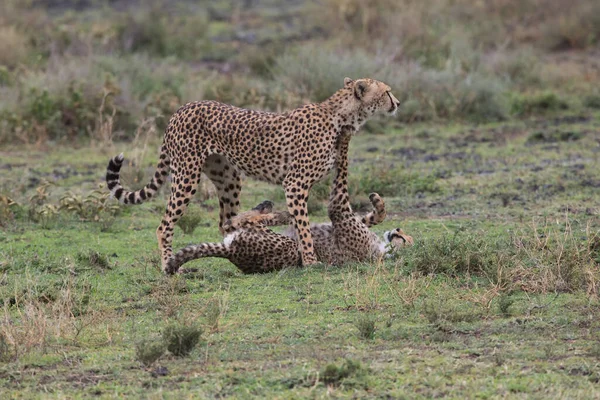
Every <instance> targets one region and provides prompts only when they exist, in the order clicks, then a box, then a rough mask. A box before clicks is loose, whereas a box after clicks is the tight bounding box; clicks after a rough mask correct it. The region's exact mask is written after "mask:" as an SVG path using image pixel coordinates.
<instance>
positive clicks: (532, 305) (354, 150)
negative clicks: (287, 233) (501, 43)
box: [0, 114, 600, 398]
mask: <svg viewBox="0 0 600 400" xmlns="http://www.w3.org/2000/svg"><path fill="white" fill-rule="evenodd" d="M599 124H600V118H599V116H598V115H596V114H587V115H583V116H576V117H574V116H570V115H560V114H555V115H554V116H553V117H550V118H547V119H531V120H527V121H521V122H504V123H493V124H486V125H477V126H473V125H462V124H455V125H437V124H417V125H413V126H402V127H400V128H388V129H386V130H385V132H382V134H377V135H373V134H367V133H361V134H359V135H358V136H356V137H355V138H354V139H353V141H352V144H351V154H350V160H351V163H350V165H351V171H350V177H351V190H352V197H353V201H354V203H356V205H357V207H360V205H361V203H363V201H361V199H362V198H363V197H364V196H366V194H368V193H367V191H368V190H372V189H374V190H379V191H381V192H383V193H386V196H385V200H386V205H387V208H388V219H387V221H386V222H385V223H383V224H382V225H380V226H377V227H375V228H374V230H375V231H376V232H383V231H384V230H387V229H389V228H392V227H396V226H401V227H402V228H403V229H404V230H405V231H406V232H407V233H408V234H411V235H413V236H414V238H415V242H416V245H415V246H414V247H413V248H408V249H405V250H403V251H402V252H400V253H399V254H397V255H396V256H395V257H394V258H390V259H387V260H385V261H384V262H383V263H381V264H377V263H374V264H352V265H347V266H344V267H325V266H317V267H313V268H308V269H288V270H284V271H281V272H278V273H272V274H265V275H256V276H246V275H242V274H241V273H239V272H238V271H237V270H236V268H235V267H233V266H232V265H231V264H229V263H228V262H227V261H224V260H218V259H204V260H199V261H195V262H194V263H193V264H190V266H192V265H193V266H194V267H196V268H198V269H199V272H197V273H192V274H186V275H185V276H176V277H165V276H163V275H162V274H161V273H160V271H159V257H158V250H157V246H156V237H155V229H156V226H157V224H158V222H159V220H160V217H161V215H162V212H163V210H164V202H165V200H164V195H163V196H158V199H156V200H153V201H151V202H149V203H146V204H143V205H141V206H136V207H119V208H118V212H117V214H116V217H115V219H114V221H112V222H111V224H110V225H109V226H108V229H106V227H105V226H104V225H103V224H102V223H101V222H100V221H97V220H95V219H94V218H93V217H86V218H83V217H82V214H80V213H77V212H73V211H69V210H67V209H64V208H63V209H59V210H58V211H57V214H56V217H55V218H56V219H55V220H54V221H53V222H52V223H50V224H47V225H45V224H43V223H41V222H34V221H32V220H30V219H29V217H28V208H30V207H31V206H30V198H31V197H32V195H33V194H34V193H36V188H37V187H38V186H39V185H40V182H42V180H43V179H46V180H49V181H51V182H52V183H53V185H50V186H48V187H47V191H48V196H47V197H45V198H44V199H43V200H42V199H40V196H39V193H38V197H37V199H39V202H41V203H43V204H46V205H57V206H59V205H60V201H61V198H63V199H64V198H65V193H70V194H69V195H70V196H71V198H78V197H77V196H79V198H80V199H83V198H85V197H86V196H87V195H88V194H89V193H90V191H91V190H92V189H94V188H96V187H97V186H98V184H99V183H101V181H102V175H103V171H104V168H105V164H106V160H107V159H108V157H109V156H110V155H113V153H115V152H118V151H121V150H124V151H125V152H126V154H127V153H133V152H134V150H135V149H133V148H130V146H131V144H127V143H126V144H115V145H114V147H107V148H105V147H87V146H82V147H81V148H80V149H78V150H68V151H66V149H65V148H64V147H60V146H59V147H51V148H50V149H49V151H46V152H35V151H32V150H31V149H24V148H19V147H15V148H13V151H12V152H11V154H10V155H9V156H7V157H6V158H5V159H4V160H6V161H4V163H5V164H6V165H10V166H11V170H10V174H9V175H8V178H5V179H4V180H3V181H2V185H1V186H0V187H1V192H0V193H1V194H2V195H4V196H6V197H9V198H11V199H13V200H14V201H15V202H16V203H17V204H16V205H12V206H10V208H9V209H8V211H7V213H11V214H12V218H10V219H7V220H6V221H5V222H4V223H3V227H2V230H0V271H1V272H2V274H3V277H2V278H1V280H0V302H1V304H2V306H3V307H2V325H1V331H0V332H1V333H2V336H0V337H1V339H2V340H1V341H0V360H2V364H0V377H2V384H0V395H2V397H25V398H28V397H35V396H41V395H42V392H41V388H42V387H44V388H45V389H44V390H45V391H46V393H50V396H51V397H75V398H78V397H85V396H92V395H94V396H97V395H100V396H104V397H119V396H133V397H139V396H149V397H154V396H157V397H160V396H165V397H188V396H191V397H221V396H233V397H239V398H247V397H257V398H265V397H267V398H272V397H277V398H280V397H317V398H324V397H327V396H328V394H333V395H335V396H338V397H356V396H358V397H361V398H363V397H382V396H390V397H406V398H414V397H415V396H416V397H420V398H429V397H434V396H448V397H459V398H464V397H472V396H474V394H476V395H478V396H481V397H488V398H500V397H507V396H509V397H533V398H565V397H586V398H589V397H590V396H591V397H594V396H596V391H597V384H598V380H599V379H600V369H598V366H597V364H598V357H599V353H600V352H599V351H598V348H599V347H600V335H598V334H597V333H596V332H597V331H598V329H599V328H600V323H599V322H598V321H597V318H596V315H597V313H598V309H599V307H600V303H599V302H598V297H597V295H598V293H597V285H598V278H599V277H598V272H597V271H598V262H599V260H600V250H599V249H600V247H599V246H598V243H599V242H598V230H599V229H600V224H599V223H598V222H599V221H598V209H599V207H600V204H599V203H598V199H597V193H596V191H597V185H598V182H600V174H599V173H598V171H600V169H599V168H598V162H599V160H598V157H597V152H596V151H595V149H596V147H597V145H596V141H597V140H598V139H600V138H599V137H598V134H597V133H596V132H597V127H598V125H599ZM538 132H544V134H543V135H540V134H538ZM548 132H549V133H548ZM552 132H558V133H556V134H554V133H552ZM564 132H574V133H576V134H575V135H570V134H569V135H565V134H563V133H564ZM151 144H152V145H151V146H150V147H152V148H155V147H156V146H155V144H154V143H151ZM155 157H156V155H155V154H152V153H151V152H146V153H143V154H142V156H141V157H140V161H139V163H140V164H138V165H140V166H141V170H142V171H143V172H144V173H146V174H147V175H146V177H149V176H150V174H151V173H152V170H153V165H154V163H155V161H156V160H155ZM128 168H130V167H128ZM74 171H77V172H78V173H75V172H74ZM370 174H376V176H377V179H376V180H369V176H370ZM396 174H397V176H396ZM394 177H396V178H397V180H398V182H397V181H395V180H394ZM375 182H376V183H377V184H375ZM422 182H426V183H427V184H426V185H424V184H423V183H422ZM378 186H380V187H381V188H380V189H378ZM404 187H405V189H403V188H404ZM419 187H421V188H423V187H424V188H426V189H423V190H417V189H418V188H419ZM431 187H434V188H435V190H429V189H427V188H431ZM318 191H319V193H321V192H326V191H325V190H324V189H323V188H319V189H318ZM209 193H210V191H208V192H207V193H206V194H203V195H202V196H199V197H198V198H196V199H195V200H194V205H193V207H195V208H196V212H197V213H198V214H200V215H201V216H202V220H201V221H202V223H201V224H199V225H198V226H197V227H196V229H195V230H194V231H193V233H191V234H186V235H184V234H183V232H182V231H181V230H176V231H175V238H174V247H175V248H180V247H182V246H184V245H186V244H188V243H196V242H199V241H219V240H220V236H219V233H218V229H217V218H218V206H217V202H216V199H214V197H210V195H209ZM42 197H43V196H42ZM265 198H267V199H268V198H270V199H272V200H274V201H275V203H276V205H275V207H276V208H282V207H284V202H283V198H282V197H281V188H277V187H275V186H269V185H267V184H264V183H260V182H255V181H251V180H247V181H246V182H245V184H244V189H243V192H242V205H243V206H244V208H249V207H251V206H253V205H255V204H257V203H258V202H260V201H262V200H264V199H265ZM317 198H318V200H316V201H317V202H321V204H322V205H325V202H326V195H324V194H323V193H321V194H319V195H318V196H317ZM63 201H64V200H63ZM75 203H76V202H75ZM75 203H74V202H73V201H71V202H70V203H69V204H75ZM108 204H109V205H112V204H114V203H112V202H111V203H108ZM317 209H318V210H319V211H317V212H315V213H313V214H311V218H312V220H313V221H322V220H325V215H324V208H318V207H317ZM0 215H4V214H0ZM85 215H86V216H88V215H92V216H93V215H94V214H93V213H92V214H85ZM174 327H181V329H184V330H185V329H187V330H189V331H190V332H191V333H192V334H191V336H189V337H190V340H189V341H187V342H186V343H189V344H193V343H196V341H197V344H196V345H195V346H191V345H190V346H188V347H186V350H185V351H184V352H182V353H181V354H183V353H185V352H187V351H188V350H189V354H187V355H182V356H176V355H175V354H174V353H173V351H175V352H176V353H178V350H171V351H168V352H167V351H165V349H166V348H167V347H168V345H169V340H168V338H171V337H173V335H172V334H171V333H172V332H173V329H175V328H174ZM170 332H171V333H170ZM182 332H183V331H182ZM186 332H187V331H186ZM184 333H185V332H184ZM197 334H200V336H197ZM186 340H187V339H186ZM184 341H185V340H182V341H177V343H183V342H184ZM173 349H175V348H174V347H173ZM178 354H179V353H178ZM46 395H47V394H46Z"/></svg>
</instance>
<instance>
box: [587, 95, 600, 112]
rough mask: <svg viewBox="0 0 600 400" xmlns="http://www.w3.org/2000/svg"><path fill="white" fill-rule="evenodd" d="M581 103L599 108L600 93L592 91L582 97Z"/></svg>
mask: <svg viewBox="0 0 600 400" xmlns="http://www.w3.org/2000/svg"><path fill="white" fill-rule="evenodd" d="M583 105H584V106H586V107H588V108H594V109H600V93H593V94H589V95H587V96H585V97H584V98H583Z"/></svg>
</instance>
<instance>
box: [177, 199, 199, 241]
mask: <svg viewBox="0 0 600 400" xmlns="http://www.w3.org/2000/svg"><path fill="white" fill-rule="evenodd" d="M201 222H202V212H201V211H200V209H198V207H196V206H193V205H190V206H189V207H188V209H187V211H186V212H185V214H183V215H182V216H181V218H179V220H178V221H177V226H178V227H180V228H181V230H182V231H183V233H184V234H186V235H191V234H192V233H194V231H195V230H196V228H197V227H198V225H200V223H201Z"/></svg>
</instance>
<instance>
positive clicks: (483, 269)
mask: <svg viewBox="0 0 600 400" xmlns="http://www.w3.org/2000/svg"><path fill="white" fill-rule="evenodd" d="M508 247H509V246H508V244H507V243H503V242H501V241H500V242H497V241H495V240H494V241H492V240H491V239H490V238H486V237H483V236H481V235H477V234H465V233H462V232H461V231H457V232H456V233H455V234H444V235H441V236H437V237H432V238H430V240H423V241H419V242H418V243H415V245H414V246H412V247H409V248H406V249H404V250H403V255H404V258H405V260H406V265H407V267H408V268H409V269H410V270H412V271H417V272H419V273H422V274H439V273H445V274H448V275H451V276H456V275H460V274H475V275H485V276H496V275H495V274H494V273H493V269H494V268H495V267H497V265H498V262H497V261H498V257H500V256H501V254H502V252H503V251H504V250H505V249H507V248H508Z"/></svg>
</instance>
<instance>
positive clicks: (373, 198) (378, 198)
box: [369, 193, 381, 204]
mask: <svg viewBox="0 0 600 400" xmlns="http://www.w3.org/2000/svg"><path fill="white" fill-rule="evenodd" d="M369 200H370V201H371V204H376V203H379V202H380V201H381V196H379V194H378V193H371V194H370V195H369Z"/></svg>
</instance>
